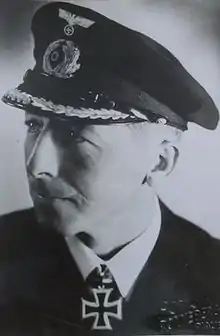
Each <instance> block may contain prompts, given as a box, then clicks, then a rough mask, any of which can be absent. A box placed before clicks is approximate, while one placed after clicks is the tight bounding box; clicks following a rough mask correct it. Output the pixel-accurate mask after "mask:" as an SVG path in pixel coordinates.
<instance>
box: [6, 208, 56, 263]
mask: <svg viewBox="0 0 220 336" xmlns="http://www.w3.org/2000/svg"><path fill="white" fill-rule="evenodd" d="M51 236H52V233H51V232H47V231H46V230H43V228H42V227H40V225H39V223H38V222H37V219H36V216H35V212H34V209H33V208H30V209H24V210H20V211H14V212H11V213H8V214H4V215H2V216H0V260H3V261H4V260H5V261H6V262H14V261H16V260H22V259H23V258H27V257H30V258H31V256H32V257H35V256H39V255H42V254H43V253H48V251H49V249H50V241H51V240H52V238H50V237H51Z"/></svg>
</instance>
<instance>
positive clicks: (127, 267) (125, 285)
mask: <svg viewBox="0 0 220 336" xmlns="http://www.w3.org/2000/svg"><path fill="white" fill-rule="evenodd" d="M157 208H158V209H157V211H155V216H154V218H153V221H152V223H151V225H150V226H149V227H148V228H147V229H146V230H145V231H144V232H143V233H142V234H141V235H140V236H139V237H137V238H136V239H135V240H133V241H132V242H131V243H129V244H128V245H126V246H125V247H124V248H123V249H122V250H121V251H119V252H118V253H117V254H116V255H115V256H114V257H113V258H111V259H110V260H108V261H103V260H102V259H101V258H100V257H98V256H97V255H96V254H95V253H94V252H93V251H92V250H91V249H90V248H89V247H87V246H86V245H84V244H83V243H82V242H81V241H80V240H79V239H78V238H77V237H76V236H74V237H71V238H66V242H67V245H68V248H69V250H70V252H71V254H72V256H73V258H74V260H75V262H76V264H77V266H78V268H79V270H80V272H81V274H82V276H83V278H84V279H86V278H87V276H88V275H89V274H90V273H91V272H92V271H93V269H94V268H95V267H98V266H99V265H100V264H106V265H107V267H108V268H109V269H110V271H111V273H112V274H113V276H114V279H115V281H116V283H117V286H118V288H119V290H120V293H121V295H122V296H123V297H124V298H125V297H126V296H127V295H128V293H129V291H130V289H131V287H132V286H133V285H134V283H135V280H136V279H137V277H138V275H139V274H140V272H141V270H142V268H143V267H144V265H145V263H146V262H147V260H148V258H149V256H150V254H151V252H152V250H153V248H154V246H155V243H156V241H157V238H158V236H159V231H160V226H161V212H160V207H159V204H158V203H157ZM132 260H135V262H132V267H131V261H132Z"/></svg>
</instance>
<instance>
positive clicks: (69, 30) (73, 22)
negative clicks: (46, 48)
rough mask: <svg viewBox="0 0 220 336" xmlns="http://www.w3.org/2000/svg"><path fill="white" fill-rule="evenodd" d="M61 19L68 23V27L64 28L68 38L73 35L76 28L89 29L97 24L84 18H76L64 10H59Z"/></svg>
mask: <svg viewBox="0 0 220 336" xmlns="http://www.w3.org/2000/svg"><path fill="white" fill-rule="evenodd" d="M59 17H60V18H61V19H64V20H65V21H66V22H67V25H66V26H65V27H64V33H65V35H67V36H71V35H73V33H74V26H80V27H83V28H89V27H91V26H92V25H93V24H94V23H95V22H94V21H91V20H89V19H86V18H84V17H81V16H76V15H75V14H72V13H70V12H68V11H66V10H65V9H62V8H60V9H59Z"/></svg>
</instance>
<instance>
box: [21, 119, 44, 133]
mask: <svg viewBox="0 0 220 336" xmlns="http://www.w3.org/2000/svg"><path fill="white" fill-rule="evenodd" d="M25 125H26V126H27V128H28V132H29V133H37V132H39V131H40V130H41V125H40V123H39V122H38V121H37V120H27V121H25Z"/></svg>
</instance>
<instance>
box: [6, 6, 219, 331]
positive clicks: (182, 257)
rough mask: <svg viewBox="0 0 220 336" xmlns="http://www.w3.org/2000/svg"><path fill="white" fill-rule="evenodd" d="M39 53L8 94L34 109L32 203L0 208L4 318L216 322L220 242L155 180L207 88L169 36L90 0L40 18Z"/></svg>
mask: <svg viewBox="0 0 220 336" xmlns="http://www.w3.org/2000/svg"><path fill="white" fill-rule="evenodd" d="M32 32H33V36H34V42H35V48H34V57H35V60H36V65H35V67H34V69H33V70H28V72H27V73H26V75H25V76H24V82H23V83H22V84H20V85H19V86H18V88H16V89H13V90H11V91H9V92H7V93H6V94H5V95H4V97H3V101H4V102H5V103H7V104H10V105H12V106H14V107H18V108H20V109H23V110H25V111H26V116H25V124H26V126H27V137H26V141H25V157H26V168H27V177H28V181H29V187H30V194H31V197H32V200H33V204H34V210H33V209H29V210H24V211H19V212H15V213H12V214H8V215H5V216H3V217H2V218H1V235H0V237H1V245H0V246H1V253H0V255H1V277H0V298H1V315H0V319H1V323H0V326H1V330H2V332H5V334H7V332H8V333H9V332H11V333H12V332H14V334H15V335H23V334H24V335H26V333H27V334H28V335H35V334H36V335H85V334H87V332H88V333H89V334H90V332H91V333H92V334H93V333H94V334H96V333H97V334H100V335H105V334H115V333H116V334H118V335H137V334H148V333H150V334H152V333H167V332H168V333H175V332H178V333H182V332H184V333H187V332H189V333H191V332H196V333H201V332H208V333H211V332H217V331H218V330H219V328H220V322H219V321H220V309H219V306H218V304H219V303H220V297H219V282H220V269H219V263H218V255H219V242H218V241H217V240H215V239H214V238H212V237H210V236H209V234H208V233H206V232H204V231H203V230H201V229H199V228H198V227H196V226H194V225H193V224H191V223H189V222H187V221H185V220H184V219H182V218H179V217H177V216H175V215H174V214H172V213H171V212H170V210H169V209H167V208H166V206H165V205H164V204H162V203H161V202H159V201H158V198H157V196H156V193H155V185H157V183H160V180H161V179H163V178H165V177H166V176H167V175H168V174H170V173H171V172H172V170H173V168H174V166H175V163H176V161H177V158H178V155H179V150H178V143H179V140H180V138H181V134H182V132H183V131H185V130H186V129H187V122H188V121H192V122H195V123H197V124H199V125H201V126H203V127H205V128H207V129H215V127H216V125H217V122H218V111H217V108H216V106H215V105H214V103H213V101H212V99H211V98H210V96H209V95H208V93H207V92H206V91H205V90H204V89H203V88H202V87H201V86H200V85H199V84H198V83H197V82H196V81H195V80H194V79H193V78H192V77H191V76H190V75H189V73H187V71H186V70H185V69H184V68H183V66H182V65H181V64H180V63H179V61H178V60H177V59H176V58H175V57H174V56H173V55H172V54H171V53H170V52H169V51H168V50H166V49H165V48H164V47H162V46H161V45H159V44H158V43H157V42H155V41H153V40H152V39H150V38H149V37H147V36H144V35H142V34H140V33H138V32H135V31H132V30H130V29H128V28H126V27H123V26H121V25H120V24H118V23H116V22H113V21H111V20H109V19H108V18H106V17H104V16H102V15H100V14H98V13H96V12H94V11H92V10H90V9H86V8H82V7H79V6H76V5H73V4H67V3H61V2H56V3H51V4H48V5H46V6H43V7H42V8H41V9H39V10H38V11H37V13H36V14H35V16H34V18H33V21H32Z"/></svg>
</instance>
